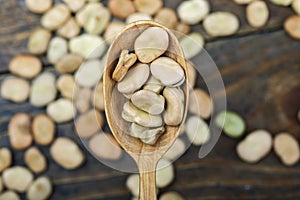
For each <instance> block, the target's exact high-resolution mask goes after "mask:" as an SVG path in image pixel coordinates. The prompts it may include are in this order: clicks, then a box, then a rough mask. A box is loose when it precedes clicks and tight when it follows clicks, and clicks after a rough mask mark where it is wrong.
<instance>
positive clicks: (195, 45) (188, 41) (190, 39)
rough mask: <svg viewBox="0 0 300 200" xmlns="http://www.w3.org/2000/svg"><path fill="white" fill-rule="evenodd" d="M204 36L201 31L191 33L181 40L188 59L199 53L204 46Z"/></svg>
mask: <svg viewBox="0 0 300 200" xmlns="http://www.w3.org/2000/svg"><path fill="white" fill-rule="evenodd" d="M204 43H205V41H204V38H203V36H202V35H201V34H200V33H196V32H193V33H190V34H189V35H187V36H186V37H182V38H181V40H180V46H181V48H182V50H183V53H184V56H185V58H186V59H190V58H193V57H195V56H196V55H198V54H199V53H200V52H201V50H202V49H203V46H204Z"/></svg>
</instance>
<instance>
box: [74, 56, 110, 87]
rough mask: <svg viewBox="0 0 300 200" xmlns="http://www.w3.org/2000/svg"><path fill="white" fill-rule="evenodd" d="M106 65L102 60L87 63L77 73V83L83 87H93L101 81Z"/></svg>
mask: <svg viewBox="0 0 300 200" xmlns="http://www.w3.org/2000/svg"><path fill="white" fill-rule="evenodd" d="M102 66H104V63H103V62H101V61H100V60H88V61H85V62H84V63H83V64H82V65H81V66H80V68H79V69H78V70H77V72H76V73H75V80H76V83H77V84H78V85H80V86H83V87H93V86H95V85H96V84H97V82H98V81H99V80H100V79H101V77H102V73H103V67H102Z"/></svg>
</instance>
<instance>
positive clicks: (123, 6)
mask: <svg viewBox="0 0 300 200" xmlns="http://www.w3.org/2000/svg"><path fill="white" fill-rule="evenodd" d="M108 7H109V10H110V11H111V13H112V14H113V15H114V16H116V17H119V18H121V19H125V18H126V17H128V16H129V15H131V14H132V13H134V12H135V7H134V4H133V2H132V1H131V0H109V1H108Z"/></svg>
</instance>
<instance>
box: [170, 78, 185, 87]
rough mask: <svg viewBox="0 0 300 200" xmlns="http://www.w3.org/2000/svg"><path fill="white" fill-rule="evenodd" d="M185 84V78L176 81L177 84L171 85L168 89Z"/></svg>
mask: <svg viewBox="0 0 300 200" xmlns="http://www.w3.org/2000/svg"><path fill="white" fill-rule="evenodd" d="M184 82H185V77H183V78H182V79H181V80H180V81H178V82H177V83H174V84H172V85H170V87H180V86H181V85H182V84H183V83H184Z"/></svg>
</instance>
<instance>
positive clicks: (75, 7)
mask: <svg viewBox="0 0 300 200" xmlns="http://www.w3.org/2000/svg"><path fill="white" fill-rule="evenodd" d="M63 2H65V3H66V4H67V6H68V7H69V9H70V10H71V11H72V12H77V11H79V10H80V9H81V8H82V7H83V6H84V4H85V3H86V0H63Z"/></svg>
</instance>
